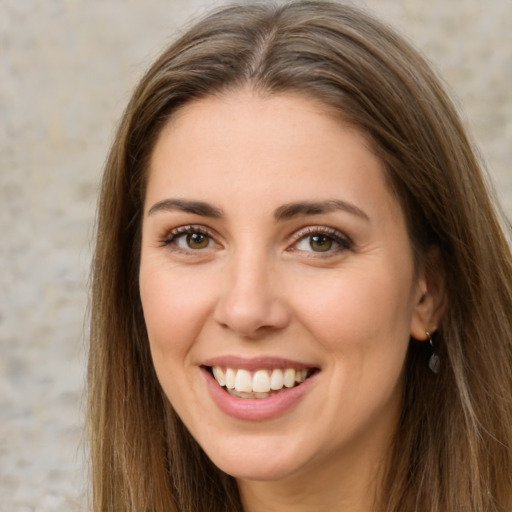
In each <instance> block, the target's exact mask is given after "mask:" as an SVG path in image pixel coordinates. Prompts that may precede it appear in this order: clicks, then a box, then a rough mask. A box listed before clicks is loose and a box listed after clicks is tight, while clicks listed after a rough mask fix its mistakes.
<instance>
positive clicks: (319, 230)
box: [162, 225, 354, 258]
mask: <svg viewBox="0 0 512 512" xmlns="http://www.w3.org/2000/svg"><path fill="white" fill-rule="evenodd" d="M186 235H202V236H203V237H206V238H207V239H208V240H209V242H208V245H207V246H206V247H201V248H196V249H193V248H191V247H188V248H184V247H179V246H178V245H177V241H178V240H179V239H180V238H181V237H184V236H186ZM314 235H319V236H321V237H325V239H327V241H332V242H334V243H335V244H337V245H336V247H334V248H331V247H329V248H328V249H327V250H325V251H314V250H311V251H307V250H304V249H297V245H298V244H299V243H300V242H302V241H305V240H307V239H308V238H309V239H310V242H309V243H310V245H311V239H312V237H313V236H314ZM293 238H294V241H293V243H292V245H291V246H290V247H289V249H288V251H290V252H291V251H301V250H302V251H303V252H310V253H312V254H314V255H315V256H314V257H324V258H325V257H329V256H332V255H333V254H337V253H339V252H342V251H345V250H351V249H353V246H354V244H353V242H352V240H351V239H350V237H348V236H347V235H344V234H343V233H341V232H340V231H338V230H337V229H334V228H331V227H327V226H309V227H307V228H304V229H302V230H300V231H298V232H297V233H295V234H294V236H293ZM210 242H213V243H215V240H214V237H213V235H212V233H211V232H210V231H209V230H208V229H205V228H204V227H203V226H197V225H189V226H180V227H178V228H175V229H173V230H172V231H170V232H169V233H168V235H167V236H166V237H165V238H164V239H163V240H162V246H166V247H169V246H173V247H172V249H173V250H174V251H179V252H187V253H188V252H199V251H201V250H204V249H207V248H209V247H210ZM311 257H313V256H311Z"/></svg>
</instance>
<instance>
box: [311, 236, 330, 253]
mask: <svg viewBox="0 0 512 512" xmlns="http://www.w3.org/2000/svg"><path fill="white" fill-rule="evenodd" d="M333 245H334V240H333V239H332V238H330V237H328V236H325V235H313V236H310V237H309V246H310V247H311V249H312V250H313V251H315V252H326V251H330V250H331V249H332V247H333Z"/></svg>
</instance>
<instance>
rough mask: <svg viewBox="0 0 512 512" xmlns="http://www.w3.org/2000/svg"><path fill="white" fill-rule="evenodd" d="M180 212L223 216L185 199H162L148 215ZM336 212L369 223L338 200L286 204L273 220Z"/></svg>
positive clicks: (358, 210)
mask: <svg viewBox="0 0 512 512" xmlns="http://www.w3.org/2000/svg"><path fill="white" fill-rule="evenodd" d="M175 210H178V211H181V212H186V213H192V214H194V215H200V216H202V217H211V218H214V219H219V218H221V217H223V216H224V213H223V211H222V210H221V209H220V208H217V207H215V206H213V205H211V204H209V203H206V202H204V201H192V200H187V199H164V200H162V201H158V202H157V203H155V204H154V205H153V206H152V207H151V208H150V209H149V211H148V215H153V214H155V213H157V212H161V211H175ZM336 210H342V211H345V212H348V213H351V214H353V215H356V216H358V217H361V218H362V219H364V220H367V221H369V220H370V217H369V216H368V215H367V214H366V213H365V212H364V211H363V210H361V208H359V207H357V206H356V205H355V204H352V203H349V202H347V201H342V200H340V199H328V200H325V201H300V202H296V203H288V204H284V205H282V206H280V207H279V208H277V209H276V210H275V212H274V218H275V219H276V220H278V221H281V220H289V219H292V218H295V217H301V216H307V215H321V214H323V213H329V212H333V211H336Z"/></svg>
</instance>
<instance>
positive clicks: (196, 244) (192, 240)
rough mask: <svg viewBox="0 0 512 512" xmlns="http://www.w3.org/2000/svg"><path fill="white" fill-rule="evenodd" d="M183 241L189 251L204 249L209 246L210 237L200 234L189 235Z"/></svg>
mask: <svg viewBox="0 0 512 512" xmlns="http://www.w3.org/2000/svg"><path fill="white" fill-rule="evenodd" d="M185 239H186V243H187V247H188V248H189V249H205V248H206V247H208V245H209V244H210V237H209V236H208V235H203V234H202V233H189V234H188V235H186V238H185Z"/></svg>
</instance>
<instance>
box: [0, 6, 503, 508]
mask: <svg viewBox="0 0 512 512" xmlns="http://www.w3.org/2000/svg"><path fill="white" fill-rule="evenodd" d="M212 4H213V2H208V1H206V0H202V1H200V0H189V1H186V0H145V1H144V0H109V1H106V0H105V1H100V0H0V512H4V511H5V512H7V511H9V512H12V511H26V512H28V511H41V512H43V511H70V510H79V509H80V508H81V507H83V505H80V503H83V497H82V493H83V489H84V487H85V476H84V472H83V460H82V452H83V447H82V446H81V445H80V444H79V442H80V438H81V427H82V423H83V417H82V412H81V411H82V393H83V382H84V367H85V363H84V358H85V350H86V349H85V341H84V338H85V335H84V327H83V318H84V312H85V309H86V302H87V299H86V284H87V271H88V265H89V257H90V246H91V238H92V236H91V234H92V221H93V217H94V208H95V198H96V192H97V187H98V181H99V178H100V172H101V168H102V164H103V161H104V158H105V154H106V152H107V148H108V145H109V141H110V140H111V137H112V134H113V130H114V127H115V124H116V120H117V119H118V118H119V116H120V113H121V110H122V108H123V106H124V104H125V102H126V101H127V98H128V96H129V93H130V90H131V89H132V87H133V86H134V84H135V81H136V80H137V78H138V77H139V76H140V75H141V73H142V71H143V70H144V69H145V68H146V66H147V65H148V64H149V63H150V62H151V60H152V59H153V58H154V57H155V56H156V55H157V54H158V51H159V49H160V48H161V47H162V45H163V44H164V43H165V42H166V41H169V40H170V39H171V38H172V35H173V32H174V31H175V29H176V27H177V26H180V25H181V24H182V23H183V22H184V21H185V20H187V19H189V18H190V16H192V15H196V14H198V13H200V12H202V11H203V10H204V7H205V6H209V5H212ZM367 5H368V6H370V7H371V8H372V9H374V10H376V11H377V12H378V13H381V14H382V16H383V17H384V18H386V19H388V20H389V21H391V22H392V23H394V24H395V25H396V26H398V27H399V28H400V29H401V30H402V31H403V32H404V33H405V34H406V35H407V36H408V37H409V38H410V39H411V40H413V41H414V42H415V43H416V45H417V46H419V47H420V48H421V49H423V51H424V52H425V53H426V55H427V56H428V57H429V58H430V60H431V61H432V62H434V64H435V65H436V66H437V67H438V69H439V70H440V71H441V73H442V74H443V75H444V77H445V78H446V80H447V83H448V86H449V88H450V89H451V90H452V91H455V94H456V95H457V98H458V100H457V101H458V103H459V104H460V106H461V109H463V111H464V112H465V114H464V116H465V118H466V119H467V123H468V125H469V126H470V128H471V130H472V131H473V133H474V135H475V138H476V139H477V141H478V143H479V145H480V147H481V149H482V152H483V155H484V157H485V158H486V160H487V161H488V163H489V167H490V169H491V173H492V175H493V177H494V180H495V182H496V183H497V188H498V191H499V195H500V197H501V199H502V202H503V204H504V207H505V211H506V212H507V214H508V215H509V216H510V217H512V170H511V169H510V163H511V162H512V158H511V152H512V149H511V148H512V97H511V93H510V90H511V83H512V1H511V0H490V1H484V0H429V1H428V2H427V1H425V0H368V2H367Z"/></svg>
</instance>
